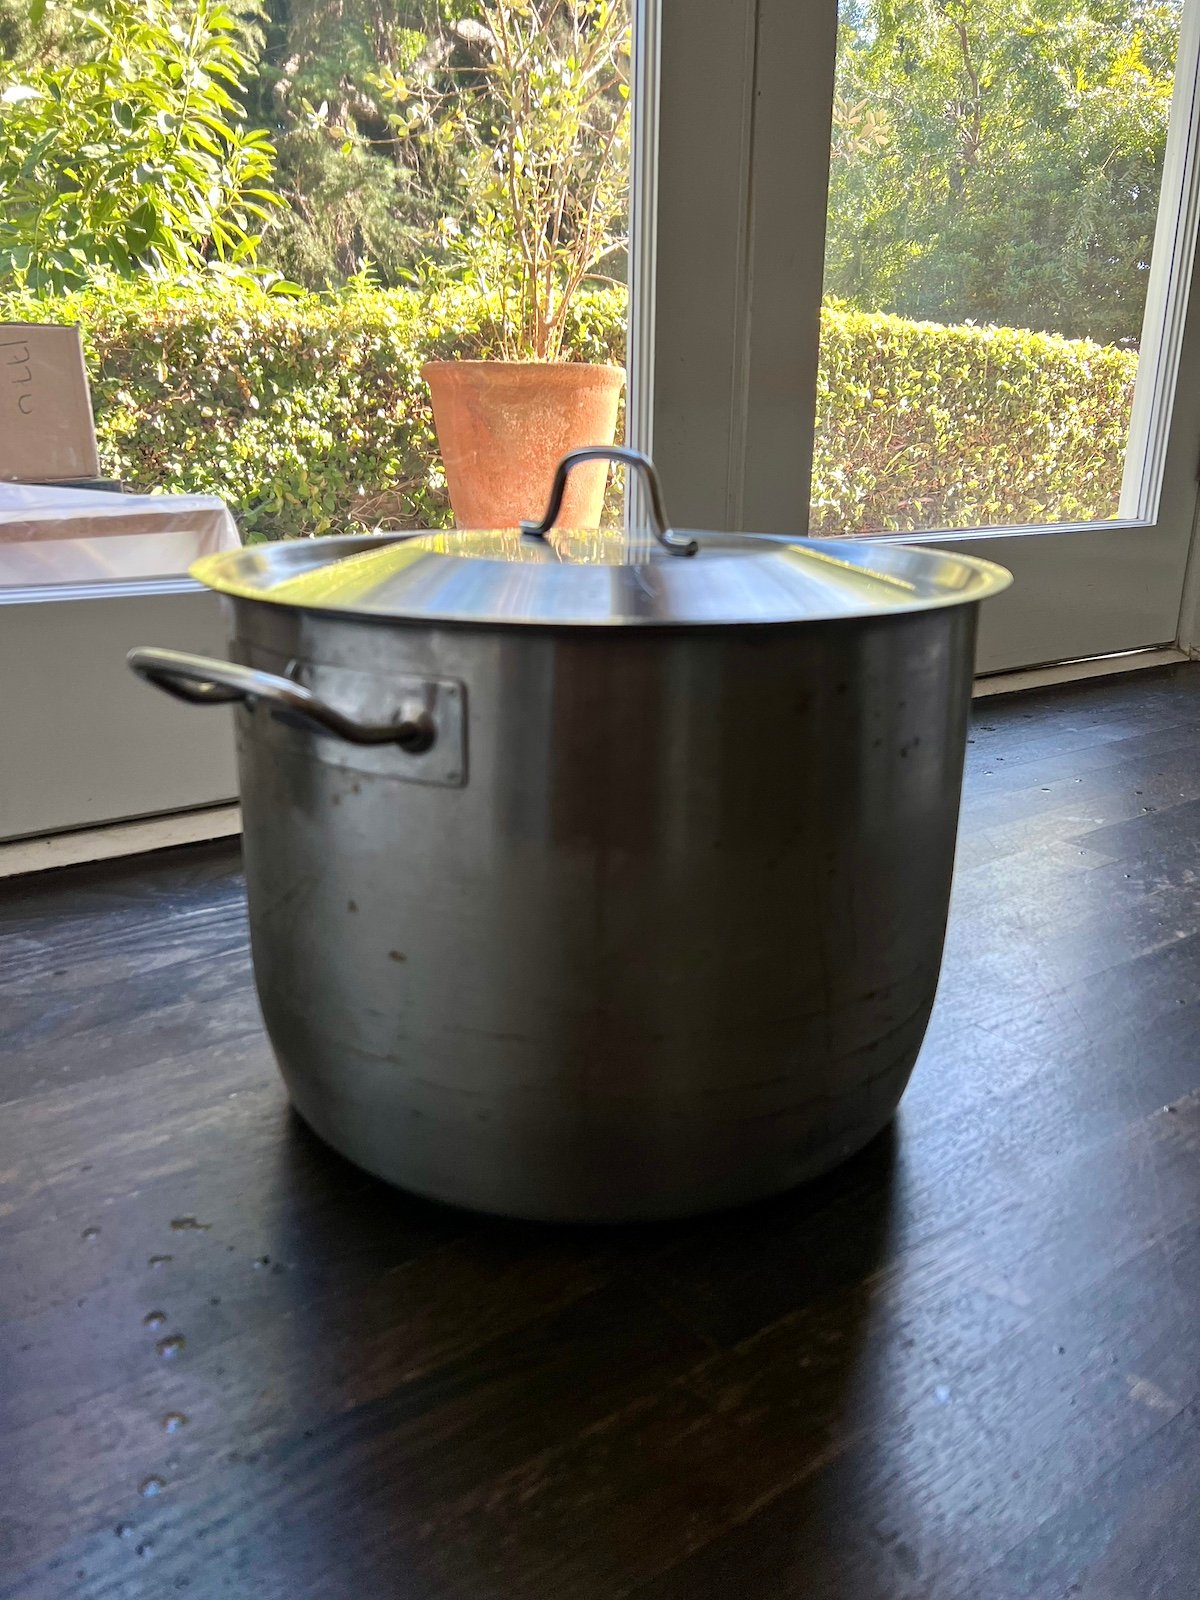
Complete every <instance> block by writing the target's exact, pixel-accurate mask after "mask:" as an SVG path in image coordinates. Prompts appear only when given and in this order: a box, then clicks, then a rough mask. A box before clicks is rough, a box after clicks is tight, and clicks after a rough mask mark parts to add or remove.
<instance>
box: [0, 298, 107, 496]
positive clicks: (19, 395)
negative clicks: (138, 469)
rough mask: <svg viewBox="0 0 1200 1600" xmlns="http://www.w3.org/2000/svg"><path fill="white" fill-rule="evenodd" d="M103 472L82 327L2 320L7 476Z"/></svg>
mask: <svg viewBox="0 0 1200 1600" xmlns="http://www.w3.org/2000/svg"><path fill="white" fill-rule="evenodd" d="M99 476H100V462H99V459H98V457H97V454H96V428H95V424H94V423H93V421H92V397H91V393H90V391H89V389H88V380H87V369H86V367H85V366H84V364H83V346H82V344H81V342H80V338H79V329H78V328H63V327H56V326H53V325H50V324H45V323H35V322H0V479H3V480H5V481H7V482H10V483H32V482H37V481H39V480H40V481H42V482H51V483H58V482H61V481H62V480H63V479H66V478H98V477H99Z"/></svg>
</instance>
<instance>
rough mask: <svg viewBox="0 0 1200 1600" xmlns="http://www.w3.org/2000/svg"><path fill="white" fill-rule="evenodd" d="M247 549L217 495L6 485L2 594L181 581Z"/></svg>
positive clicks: (2, 493) (0, 519)
mask: <svg viewBox="0 0 1200 1600" xmlns="http://www.w3.org/2000/svg"><path fill="white" fill-rule="evenodd" d="M240 544H241V538H240V536H239V534H238V528H237V523H236V522H235V521H234V520H233V516H232V513H231V512H230V510H229V508H228V506H226V505H225V503H224V502H223V501H221V500H218V499H217V498H216V497H215V496H214V495H206V494H153V495H151V494H136V495H135V494H112V493H108V492H107V491H105V490H102V489H62V488H58V487H54V486H50V487H45V486H42V485H39V484H30V483H0V588H2V587H14V586H15V587H28V586H30V585H33V584H58V583H66V584H76V583H104V582H107V583H111V582H114V581H120V580H123V579H130V578H166V577H178V576H179V575H180V574H181V573H185V572H186V571H187V569H188V567H189V566H190V565H191V563H192V562H193V561H195V560H197V559H198V558H199V557H200V556H205V555H211V554H213V553H214V552H215V551H218V550H236V549H237V548H238V546H239V545H240Z"/></svg>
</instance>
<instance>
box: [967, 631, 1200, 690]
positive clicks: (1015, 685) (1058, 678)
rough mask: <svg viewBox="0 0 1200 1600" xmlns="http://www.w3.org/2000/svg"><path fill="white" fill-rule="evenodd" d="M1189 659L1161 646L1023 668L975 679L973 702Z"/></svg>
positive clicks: (1183, 652) (1176, 651)
mask: <svg viewBox="0 0 1200 1600" xmlns="http://www.w3.org/2000/svg"><path fill="white" fill-rule="evenodd" d="M1190 659H1191V658H1190V657H1189V655H1188V652H1187V651H1186V650H1177V649H1175V648H1174V647H1173V646H1166V645H1164V646H1163V647H1162V648H1161V649H1156V650H1125V651H1122V652H1121V654H1120V655H1115V656H1092V657H1091V658H1090V659H1088V660H1085V661H1059V662H1056V663H1055V665H1054V666H1050V667H1025V668H1022V670H1021V671H1019V672H993V673H989V674H988V676H987V677H985V678H976V680H975V687H974V689H973V690H972V694H973V696H974V698H975V699H976V700H982V699H986V698H987V696H989V695H994V694H1020V693H1021V691H1022V690H1023V689H1046V688H1050V687H1052V686H1053V685H1054V684H1057V683H1079V682H1081V681H1082V680H1084V679H1086V678H1112V677H1116V676H1117V675H1118V674H1120V673H1125V672H1143V671H1145V669H1146V668H1147V667H1169V666H1173V665H1174V664H1176V663H1177V662H1180V661H1188V660H1190Z"/></svg>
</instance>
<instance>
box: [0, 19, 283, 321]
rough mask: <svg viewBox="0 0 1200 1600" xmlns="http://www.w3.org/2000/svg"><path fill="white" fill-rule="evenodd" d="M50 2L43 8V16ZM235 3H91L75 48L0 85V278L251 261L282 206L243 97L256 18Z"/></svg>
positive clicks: (53, 283)
mask: <svg viewBox="0 0 1200 1600" xmlns="http://www.w3.org/2000/svg"><path fill="white" fill-rule="evenodd" d="M40 9H41V8H39V7H37V6H35V7H34V13H35V15H34V20H35V21H36V20H37V13H38V11H39V10H40ZM252 9H253V8H247V7H245V6H242V7H240V8H238V9H232V8H231V7H230V6H229V5H227V4H225V3H224V0H180V3H175V4H173V3H171V0H87V3H84V4H79V5H77V6H75V7H74V8H73V11H72V19H73V22H74V24H75V27H76V29H77V31H76V32H75V33H74V35H73V36H72V38H71V40H70V42H69V47H68V46H64V47H63V57H64V59H62V60H58V59H55V55H54V54H53V53H52V52H50V51H46V53H45V54H41V53H39V54H37V55H35V56H34V58H33V59H32V60H31V61H30V62H29V64H28V65H26V66H25V67H24V68H16V69H15V70H10V72H9V74H8V81H7V83H6V86H5V87H4V89H3V91H2V92H0V274H4V275H9V276H11V277H12V278H13V279H14V280H15V281H16V282H18V283H23V284H27V285H28V286H29V287H31V288H33V289H35V290H37V291H52V292H61V291H62V290H64V289H68V288H73V287H77V286H78V285H80V284H83V283H85V282H87V281H88V279H89V278H90V277H92V276H94V275H95V273H96V271H97V270H98V269H100V270H104V271H108V272H113V273H116V274H118V275H119V276H121V277H131V276H134V275H136V274H138V273H143V272H172V271H180V270H188V269H196V268H203V267H204V266H205V265H206V264H208V263H209V262H211V261H214V260H215V261H218V262H222V263H226V264H227V265H229V266H230V267H233V268H239V267H245V266H247V265H248V264H249V263H252V262H253V260H254V255H255V251H256V249H257V246H258V242H259V237H260V232H261V225H262V223H263V222H264V221H265V220H266V219H267V218H268V217H269V215H270V211H271V208H272V207H274V206H275V205H277V204H278V201H277V198H276V196H275V194H274V192H273V191H272V190H271V189H270V187H269V185H270V182H271V176H272V168H273V157H274V151H273V147H272V145H271V143H270V140H269V139H268V137H267V135H266V134H265V133H264V132H262V131H261V130H255V129H250V128H248V127H246V125H245V123H244V121H243V109H242V106H241V104H240V103H239V100H238V98H237V96H238V94H239V93H240V91H241V87H242V84H243V82H244V79H245V77H246V75H247V74H248V72H249V71H250V70H251V62H250V59H249V56H248V55H247V53H246V52H247V43H248V42H249V43H251V44H252V42H253V33H252V26H253V24H252V21H250V20H248V11H251V10H252Z"/></svg>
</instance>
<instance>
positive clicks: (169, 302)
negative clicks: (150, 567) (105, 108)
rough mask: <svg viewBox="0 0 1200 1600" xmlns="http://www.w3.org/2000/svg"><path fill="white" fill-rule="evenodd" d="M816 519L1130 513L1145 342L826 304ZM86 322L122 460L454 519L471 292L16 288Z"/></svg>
mask: <svg viewBox="0 0 1200 1600" xmlns="http://www.w3.org/2000/svg"><path fill="white" fill-rule="evenodd" d="M822 316H823V338H822V365H821V373H820V380H819V394H818V427H817V448H816V459H815V462H814V477H813V514H812V526H813V528H814V530H815V531H820V532H824V533H850V532H860V531H864V530H871V529H881V528H891V529H914V528H922V527H936V526H952V525H955V524H957V525H959V526H978V525H983V524H986V523H1005V522H1051V521H1058V520H1063V519H1074V518H1087V517H1093V516H1111V515H1114V514H1115V511H1116V497H1117V493H1118V490H1119V486H1120V479H1121V467H1122V456H1123V452H1124V446H1125V436H1126V432H1127V429H1128V419H1129V408H1130V403H1131V395H1132V384H1133V376H1134V372H1135V370H1136V363H1137V357H1136V355H1135V354H1134V353H1133V352H1129V351H1121V350H1115V349H1110V348H1105V347H1102V346H1099V345H1094V344H1090V343H1088V342H1087V341H1081V340H1067V339H1060V338H1056V337H1054V336H1051V335H1046V334H1032V333H1025V332H1021V331H1019V330H1015V329H1011V328H975V327H955V328H947V327H940V326H938V325H935V324H929V323H913V322H907V321H905V320H903V319H902V318H899V317H890V316H882V315H869V314H865V313H862V312H856V311H850V310H847V309H845V308H842V307H838V306H827V307H826V308H825V310H824V311H823V313H822ZM0 320H5V321H22V320H27V321H43V322H44V321H66V322H77V323H78V324H79V325H80V327H81V330H82V332H83V337H84V344H85V349H86V352H87V356H88V362H89V370H90V372H91V374H92V382H93V400H94V404H95V410H96V426H97V433H98V436H99V440H100V453H101V460H102V463H103V467H104V470H105V472H106V473H108V474H109V475H110V476H112V477H116V478H120V479H122V480H123V481H124V482H125V483H126V484H127V485H129V486H130V487H131V488H136V489H142V490H160V489H161V490H185V491H191V492H201V493H215V494H220V495H222V496H224V498H225V499H226V500H228V501H229V502H230V504H231V505H233V507H234V508H235V510H236V511H237V513H238V517H239V520H240V522H241V525H242V530H243V534H244V535H245V536H246V537H247V538H248V539H252V540H253V539H262V538H282V537H287V536H291V535H296V534H314V533H333V532H343V531H346V530H351V529H356V528H361V527H364V526H366V527H371V526H375V525H378V524H379V523H384V524H387V525H393V526H414V525H418V524H422V525H426V526H444V525H445V524H446V523H447V522H448V521H449V520H450V518H449V510H448V507H447V503H446V495H445V483H444V480H443V477H442V473H441V468H440V464H439V461H438V456H437V448H436V441H435V438H434V433H433V422H432V416H431V414H430V410H429V401H428V395H427V392H426V389H425V385H424V383H423V382H422V380H421V377H420V367H421V364H422V362H423V361H425V360H427V359H428V358H429V357H431V356H439V355H451V354H460V355H488V354H490V353H492V351H493V349H494V326H493V324H492V323H491V321H490V319H489V316H488V314H487V312H486V310H485V309H481V307H480V306H479V304H478V302H477V301H476V300H475V299H474V298H473V297H470V296H468V295H467V294H466V293H465V292H462V291H455V290H441V291H437V292H430V291H424V290H417V289H411V290H387V291H384V290H376V289H370V288H366V287H353V288H350V289H348V290H345V291H343V292H341V293H340V294H338V295H336V296H318V295H306V296H304V297H302V298H300V299H295V300H291V299H287V298H283V297H272V296H269V295H266V294H263V293H258V292H248V291H246V290H245V289H234V288H219V289H214V288H211V287H198V286H196V285H174V286H145V285H139V286H131V285H128V284H122V285H117V286H115V287H113V288H111V289H105V290H103V291H100V290H90V291H87V292H84V293H81V294H78V295H71V296H65V297H63V298H60V299H54V300H38V301H35V300H31V299H28V298H24V297H21V296H19V295H15V294H0ZM624 322H625V309H624V295H623V292H622V291H621V290H619V289H604V290H595V291H590V292H588V293H586V294H584V295H581V296H580V297H579V298H578V299H577V301H576V304H575V311H574V316H573V321H572V327H571V330H570V335H569V347H570V350H571V353H572V356H573V357H574V358H575V359H579V360H602V361H603V360H618V361H619V360H620V359H621V358H622V353H623V348H624Z"/></svg>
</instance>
